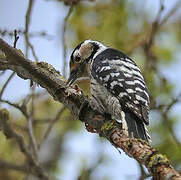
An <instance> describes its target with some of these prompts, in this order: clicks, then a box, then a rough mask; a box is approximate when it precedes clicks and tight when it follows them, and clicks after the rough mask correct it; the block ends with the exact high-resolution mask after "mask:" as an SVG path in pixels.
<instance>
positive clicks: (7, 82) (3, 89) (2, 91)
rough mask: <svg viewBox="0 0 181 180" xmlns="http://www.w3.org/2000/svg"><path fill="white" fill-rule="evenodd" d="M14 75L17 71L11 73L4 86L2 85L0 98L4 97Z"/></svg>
mask: <svg viewBox="0 0 181 180" xmlns="http://www.w3.org/2000/svg"><path fill="white" fill-rule="evenodd" d="M14 75H15V72H12V73H11V75H10V76H9V78H8V79H7V81H6V82H5V83H4V86H3V87H2V89H1V92H0V99H1V98H2V96H3V93H4V91H5V89H6V87H7V85H8V84H9V82H10V81H11V79H12V78H13V77H14Z"/></svg>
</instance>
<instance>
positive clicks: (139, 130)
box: [125, 113, 151, 142]
mask: <svg viewBox="0 0 181 180" xmlns="http://www.w3.org/2000/svg"><path fill="white" fill-rule="evenodd" d="M125 120H126V123H127V128H128V134H129V137H135V138H138V139H143V140H145V141H147V142H151V137H150V135H149V134H148V130H147V128H146V125H145V124H144V122H142V121H141V120H139V119H138V118H137V117H135V116H134V115H133V114H130V113H125Z"/></svg>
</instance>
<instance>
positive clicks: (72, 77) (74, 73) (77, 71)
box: [66, 61, 86, 86]
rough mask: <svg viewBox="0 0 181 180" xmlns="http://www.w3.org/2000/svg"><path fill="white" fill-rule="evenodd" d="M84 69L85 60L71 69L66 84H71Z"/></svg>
mask: <svg viewBox="0 0 181 180" xmlns="http://www.w3.org/2000/svg"><path fill="white" fill-rule="evenodd" d="M85 71H86V61H85V62H83V63H81V64H80V65H79V66H77V67H76V68H74V69H72V71H71V72H70V76H69V78H68V81H67V83H66V85H67V86H70V85H71V84H73V83H74V82H75V81H76V80H77V79H78V78H80V77H81V76H82V75H83V74H84V72H85Z"/></svg>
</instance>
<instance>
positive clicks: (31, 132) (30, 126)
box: [27, 116, 38, 157]
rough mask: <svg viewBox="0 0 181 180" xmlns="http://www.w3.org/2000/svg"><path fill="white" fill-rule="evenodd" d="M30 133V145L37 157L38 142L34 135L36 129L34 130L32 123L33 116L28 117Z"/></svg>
mask: <svg viewBox="0 0 181 180" xmlns="http://www.w3.org/2000/svg"><path fill="white" fill-rule="evenodd" d="M27 121H28V135H29V140H30V147H32V149H33V154H34V156H35V157H37V155H38V148H37V142H36V139H35V136H34V131H33V125H32V117H30V116H29V117H28V119H27Z"/></svg>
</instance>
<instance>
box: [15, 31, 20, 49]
mask: <svg viewBox="0 0 181 180" xmlns="http://www.w3.org/2000/svg"><path fill="white" fill-rule="evenodd" d="M18 39H19V36H18V35H17V30H16V29H15V30H14V48H16V44H17V41H18Z"/></svg>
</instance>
